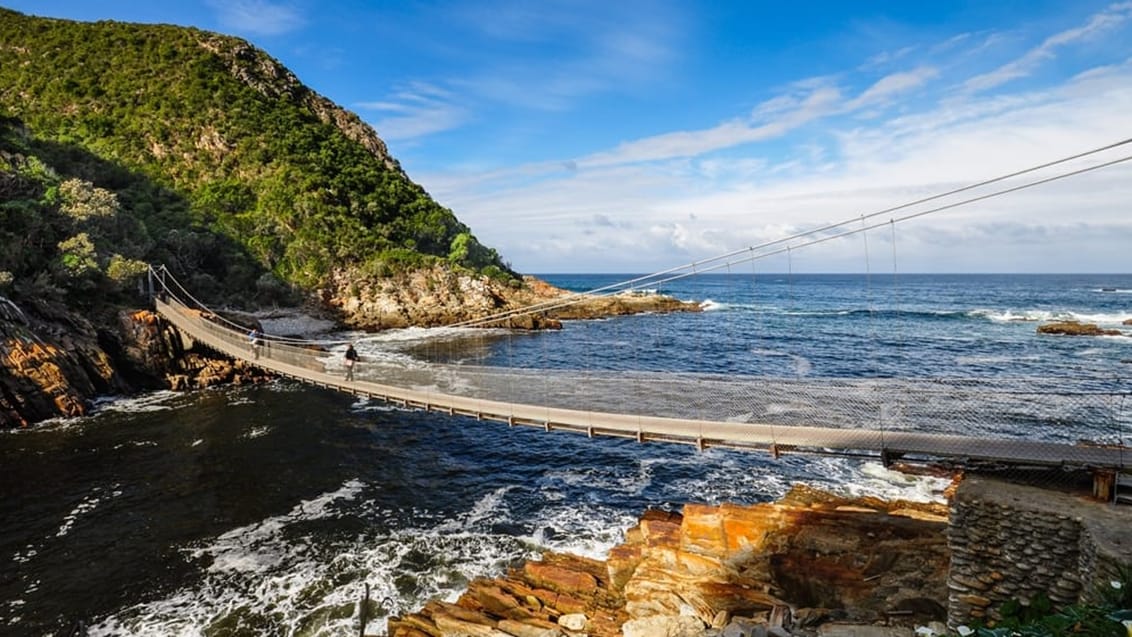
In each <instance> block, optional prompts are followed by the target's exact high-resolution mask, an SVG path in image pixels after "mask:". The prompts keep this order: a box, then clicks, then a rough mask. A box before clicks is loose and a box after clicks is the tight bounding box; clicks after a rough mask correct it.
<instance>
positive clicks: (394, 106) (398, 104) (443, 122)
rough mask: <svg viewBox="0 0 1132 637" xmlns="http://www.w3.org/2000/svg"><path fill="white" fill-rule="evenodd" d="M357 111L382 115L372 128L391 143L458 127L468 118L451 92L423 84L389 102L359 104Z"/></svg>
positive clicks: (403, 92)
mask: <svg viewBox="0 0 1132 637" xmlns="http://www.w3.org/2000/svg"><path fill="white" fill-rule="evenodd" d="M355 108H357V109H359V110H367V111H377V112H378V113H379V114H380V115H381V116H380V117H379V118H378V119H377V120H376V121H374V122H373V126H374V128H375V129H376V130H377V131H378V134H379V135H381V137H382V138H384V139H386V140H391V141H395V140H406V139H415V138H419V137H424V136H426V135H431V134H433V133H438V132H440V131H445V130H449V129H452V128H456V127H457V126H459V125H461V124H463V123H464V122H465V121H466V120H467V118H468V113H467V112H466V110H465V109H464V108H463V107H461V106H459V105H458V104H456V103H455V102H454V101H453V96H452V94H451V93H450V92H449V91H446V90H444V89H441V88H439V87H436V86H433V85H431V84H426V83H423V82H417V83H414V84H412V85H410V86H408V87H406V88H404V89H402V90H400V91H398V92H397V93H395V94H393V95H391V96H390V97H389V98H388V99H386V100H382V101H377V102H359V103H357V104H355Z"/></svg>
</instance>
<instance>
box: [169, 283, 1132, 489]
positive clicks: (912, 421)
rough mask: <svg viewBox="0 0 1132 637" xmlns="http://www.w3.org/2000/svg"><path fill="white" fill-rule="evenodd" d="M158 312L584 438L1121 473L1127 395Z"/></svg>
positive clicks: (392, 387) (291, 360) (286, 367)
mask: <svg viewBox="0 0 1132 637" xmlns="http://www.w3.org/2000/svg"><path fill="white" fill-rule="evenodd" d="M158 308H159V309H160V310H161V311H162V313H163V314H164V315H166V316H167V317H170V318H173V319H174V321H173V322H174V324H175V325H177V326H178V327H180V328H182V329H183V330H185V331H187V332H188V333H189V335H190V336H191V337H193V338H194V339H197V340H200V341H201V342H202V343H204V344H205V345H207V346H209V347H212V348H214V349H218V350H219V351H222V352H223V353H226V354H228V355H231V356H235V357H239V358H243V359H245V360H248V361H249V362H251V363H252V364H255V365H259V366H262V367H266V368H269V369H273V370H275V371H277V372H280V373H283V374H286V375H289V376H293V377H295V378H299V379H301V380H304V381H307V382H312V383H316V384H319V385H324V386H330V387H334V388H337V389H340V390H343V391H347V392H351V393H355V394H365V395H370V396H375V397H379V398H384V399H387V400H389V399H393V400H400V401H401V402H403V403H405V404H412V405H415V406H424V407H430V408H437V409H445V408H447V409H448V410H449V411H454V412H459V413H467V414H475V415H477V416H486V417H492V418H496V419H501V420H510V421H514V420H516V414H521V416H522V417H521V418H518V420H520V421H521V422H523V424H532V423H542V424H544V425H545V426H546V427H547V428H548V429H549V428H551V426H552V425H553V426H554V427H560V428H573V429H575V430H588V431H589V432H590V433H591V434H593V433H594V431H595V429H596V430H598V433H608V434H611V435H626V433H627V428H628V425H626V424H625V423H628V422H634V421H633V419H637V420H636V421H635V422H638V423H644V424H637V425H636V428H637V429H636V430H637V436H638V437H639V438H642V439H643V437H642V435H643V433H647V434H649V435H650V436H652V437H655V438H656V439H670V440H674V441H679V442H693V443H696V444H699V445H701V446H704V445H705V440H706V444H707V445H715V446H738V447H745V446H750V447H759V448H767V447H777V448H779V449H785V450H791V449H800V450H808V451H811V452H817V453H846V452H866V453H885V452H888V451H892V452H895V453H898V454H911V455H917V454H919V455H924V456H929V457H936V458H938V457H948V458H952V459H955V460H958V461H963V460H965V459H971V458H975V459H983V460H993V461H998V462H1005V463H1015V464H1028V463H1032V464H1035V465H1042V466H1060V465H1074V466H1092V467H1109V468H1114V469H1118V470H1121V469H1124V468H1125V467H1126V466H1127V464H1126V459H1125V452H1126V450H1127V449H1128V445H1129V443H1132V411H1130V410H1129V409H1128V407H1127V406H1128V405H1129V401H1128V395H1127V393H1126V392H1116V391H1055V390H1053V389H1051V388H1049V387H1040V388H1037V389H1034V388H1028V387H1027V385H1028V384H1029V383H1030V382H1031V381H1028V380H1026V379H1018V380H997V381H993V382H991V381H971V380H959V379H955V380H941V379H932V380H918V379H899V380H898V379H805V380H801V379H799V380H790V379H771V378H760V377H745V376H735V375H719V374H687V373H661V372H603V371H596V370H584V371H582V370H578V371H570V370H540V369H516V368H500V367H489V366H480V365H466V364H449V363H429V362H425V361H422V360H420V359H414V358H411V357H407V356H401V357H394V358H393V359H389V360H386V359H379V360H372V359H371V360H364V361H363V362H362V363H361V364H359V365H358V366H357V367H356V368H355V370H354V379H355V380H353V381H347V380H346V374H345V371H346V370H345V365H344V360H345V359H344V356H343V355H342V353H343V352H342V351H341V350H344V345H343V346H338V345H326V344H309V345H299V344H297V343H295V342H287V341H281V340H276V339H273V338H271V337H263V336H260V337H259V340H258V342H253V341H252V339H251V337H250V336H249V334H247V333H246V332H243V331H241V330H239V329H236V328H233V327H231V326H229V325H228V324H227V323H226V322H225V321H224V320H223V319H220V317H218V316H217V315H215V314H213V313H211V312H209V311H207V310H200V309H192V308H190V307H188V306H187V305H185V304H183V303H181V302H180V301H179V300H176V299H172V298H168V297H166V299H165V300H162V301H159V302H158Z"/></svg>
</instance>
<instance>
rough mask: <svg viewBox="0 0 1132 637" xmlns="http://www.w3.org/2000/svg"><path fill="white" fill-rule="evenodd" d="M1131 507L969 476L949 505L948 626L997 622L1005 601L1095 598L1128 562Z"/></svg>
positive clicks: (1059, 601)
mask: <svg viewBox="0 0 1132 637" xmlns="http://www.w3.org/2000/svg"><path fill="white" fill-rule="evenodd" d="M1130 528H1132V510H1129V509H1128V508H1127V507H1113V506H1111V505H1108V504H1104V503H1099V502H1095V501H1092V500H1090V499H1088V498H1087V497H1086V496H1085V495H1084V494H1075V493H1067V492H1060V491H1057V490H1054V489H1048V488H1037V487H1030V486H1023V485H1017V484H1010V483H1008V482H1003V481H999V480H994V479H990V478H984V477H977V476H969V477H968V478H967V479H965V480H964V481H963V483H962V484H961V485H960V486H959V489H958V490H957V492H956V494H955V497H954V498H953V500H952V503H951V512H950V526H949V528H948V545H949V547H950V550H951V572H950V575H949V577H948V598H949V599H948V601H949V604H948V623H949V625H951V626H952V627H956V626H959V625H964V624H969V623H971V622H973V621H977V620H983V621H988V620H997V619H1001V615H1000V612H1001V609H1002V605H1003V604H1004V603H1006V602H1008V601H1011V600H1017V601H1019V602H1021V603H1022V604H1028V603H1030V602H1031V601H1032V600H1033V599H1035V598H1036V597H1038V596H1039V595H1045V596H1047V597H1048V598H1049V599H1050V601H1051V602H1053V604H1054V606H1055V607H1063V606H1067V605H1070V604H1075V603H1078V602H1093V601H1097V598H1098V596H1099V594H1100V592H1101V591H1102V590H1103V589H1104V588H1105V587H1107V586H1109V582H1110V580H1113V579H1116V571H1117V568H1118V565H1121V564H1123V565H1132V534H1129V533H1128V529H1130Z"/></svg>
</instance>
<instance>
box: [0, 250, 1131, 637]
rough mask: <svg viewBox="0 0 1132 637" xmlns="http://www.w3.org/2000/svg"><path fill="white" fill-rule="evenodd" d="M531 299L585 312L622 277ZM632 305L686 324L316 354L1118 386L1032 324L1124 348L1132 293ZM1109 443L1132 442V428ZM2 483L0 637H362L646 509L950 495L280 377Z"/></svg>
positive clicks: (1038, 279)
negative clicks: (826, 496) (579, 296)
mask: <svg viewBox="0 0 1132 637" xmlns="http://www.w3.org/2000/svg"><path fill="white" fill-rule="evenodd" d="M543 278H545V279H547V280H549V281H550V282H552V283H554V284H556V285H559V286H562V287H565V288H568V289H572V290H577V291H584V290H589V289H593V288H597V287H601V286H603V285H607V284H610V283H615V282H618V281H621V280H624V279H626V278H629V277H628V276H626V275H544V277H543ZM649 287H650V288H652V287H657V288H659V289H656V290H655V291H656V292H660V293H665V294H672V295H674V296H677V297H679V298H682V299H686V300H694V301H696V302H698V303H701V305H702V307H703V308H704V311H703V312H698V313H687V314H672V315H640V316H628V317H618V318H612V319H605V320H593V321H571V322H567V323H566V325H565V326H564V328H563V329H562V330H561V331H554V332H539V333H507V332H503V331H498V330H492V331H482V330H480V331H476V330H451V329H441V330H421V329H409V330H403V331H399V332H388V333H383V334H380V335H376V336H374V337H372V338H367V337H366V336H365V335H360V334H340V335H335V336H336V337H342V338H355V339H358V343H359V351H360V352H361V354H362V356H363V360H365V359H366V358H367V357H369V358H371V359H373V358H376V357H383V358H386V359H395V358H399V359H404V360H406V361H409V362H411V363H413V364H420V363H422V362H426V361H440V362H446V363H457V364H461V365H476V366H481V365H487V366H510V367H521V368H529V369H537V370H548V371H547V372H546V374H545V377H546V378H547V379H551V380H553V382H563V381H561V380H560V379H569V378H573V377H575V376H576V375H577V373H579V372H582V373H588V372H593V373H595V374H596V373H611V374H614V375H616V374H628V373H629V372H641V371H643V372H649V373H679V374H684V375H688V374H692V375H694V374H710V375H713V376H716V377H719V376H724V377H728V378H734V379H737V382H747V381H748V380H749V381H751V382H758V383H764V384H771V383H774V382H778V381H782V382H783V383H787V384H788V385H787V386H797V385H789V383H794V384H798V383H803V384H806V385H807V386H822V385H829V384H836V383H851V382H868V383H884V382H887V381H890V380H891V379H900V381H901V382H904V381H914V382H925V383H934V382H946V383H975V382H987V383H991V384H994V385H995V386H999V387H1011V388H1032V387H1043V388H1045V387H1059V388H1071V389H1080V390H1083V391H1099V392H1111V393H1112V394H1113V395H1122V393H1123V394H1127V392H1128V389H1129V383H1128V376H1129V370H1130V369H1132V338H1128V337H1117V336H1111V337H1057V336H1048V335H1039V334H1037V332H1036V327H1037V325H1039V324H1040V322H1041V321H1046V320H1053V319H1078V320H1082V321H1086V322H1092V323H1097V324H1099V325H1101V326H1103V327H1111V328H1116V329H1119V328H1121V327H1122V325H1121V323H1122V321H1124V320H1125V319H1128V318H1132V275H910V274H909V275H892V274H889V275H876V274H874V275H871V276H866V275H812V274H793V275H791V274H764V273H757V272H750V273H746V274H740V273H732V274H721V275H706V276H698V277H693V278H688V279H683V280H678V281H671V282H666V283H664V284H662V285H660V286H649ZM651 291H653V290H651V289H650V292H651ZM1123 329H1125V330H1126V331H1128V332H1129V333H1132V327H1128V326H1123ZM555 373H558V375H557V376H555V375H554V374H555ZM565 382H569V381H568V380H567V381H565ZM1121 413H1123V412H1121ZM1089 424H1090V423H1087V422H1086V423H1083V424H1079V425H1080V426H1081V427H1086V428H1087V427H1088V426H1089ZM1016 425H1017V426H1018V427H1020V428H1023V429H1022V431H1023V432H1024V433H1025V434H1027V435H1031V434H1033V435H1047V434H1049V433H1050V432H1046V431H1045V430H1044V429H1043V428H1048V427H1050V426H1051V425H1049V424H1048V423H1044V422H1023V423H1016ZM956 426H964V425H963V424H962V423H960V424H959V425H956ZM1104 427H1105V436H1106V440H1108V441H1112V440H1114V439H1116V440H1117V441H1121V442H1124V443H1125V444H1128V443H1130V442H1132V426H1130V425H1129V423H1128V419H1127V418H1120V419H1117V421H1116V422H1107V423H1104ZM984 433H985V432H984ZM1086 433H1087V430H1086ZM1078 434H1079V432H1076V431H1075V434H1074V435H1078ZM1051 435H1052V434H1051ZM0 466H2V467H3V475H4V480H3V481H2V483H0V520H3V522H2V523H0V635H47V634H51V635H60V636H61V635H72V634H83V633H82V631H87V633H88V634H91V635H163V636H164V635H259V634H271V635H312V636H313V635H320V636H330V635H355V634H357V631H358V620H357V617H356V605H357V602H358V599H359V598H360V596H361V595H362V591H363V587H364V585H365V584H366V583H368V584H369V585H370V587H371V589H372V593H371V595H372V598H373V599H374V600H375V601H377V602H379V607H380V610H381V612H379V613H377V614H376V616H373V617H372V621H371V622H370V624H369V626H368V627H367V628H368V630H369V631H370V632H372V633H379V634H380V633H382V632H383V631H384V625H385V618H386V617H387V616H388V615H391V614H401V613H406V612H410V611H412V610H414V609H416V608H419V607H420V606H422V605H423V604H424V603H425V601H427V600H429V599H432V598H443V599H449V600H452V599H455V597H456V596H458V595H459V593H460V592H461V590H462V589H463V587H464V586H465V585H466V583H467V582H468V581H469V580H470V579H472V578H475V577H480V576H488V577H490V576H494V575H499V574H502V573H503V572H505V570H506V569H507V568H509V567H512V566H515V565H516V564H518V563H519V562H521V561H522V560H523V559H527V558H532V557H536V556H537V555H538V554H539V553H541V552H542V551H545V550H548V549H549V550H557V551H567V552H573V553H578V554H582V555H587V556H591V557H602V556H603V555H604V554H605V552H606V551H608V549H609V548H610V547H612V546H614V545H616V544H617V543H618V542H619V541H620V539H621V537H622V533H623V531H624V530H625V529H627V528H628V527H630V526H632V525H633V524H634V523H635V521H636V520H637V518H638V517H639V516H640V514H641V513H643V512H644V511H645V510H646V509H648V508H659V509H666V510H679V508H680V506H681V505H682V504H683V503H685V502H707V503H719V502H724V501H727V502H739V503H754V502H762V501H768V500H772V499H775V498H777V497H779V496H781V495H782V494H783V493H785V492H786V490H787V489H788V488H789V487H790V485H792V484H794V483H798V482H803V483H807V484H811V485H815V486H819V487H822V488H826V489H829V490H832V491H835V492H838V493H843V494H849V495H854V494H874V495H881V496H888V497H904V498H912V499H938V498H939V497H940V491H941V490H942V489H943V487H944V486H945V484H946V483H945V481H943V480H940V479H933V478H923V477H911V476H907V475H904V474H901V473H897V472H894V471H890V470H888V469H885V468H884V467H882V466H881V465H880V463H878V462H876V461H874V460H870V459H861V458H841V457H830V456H801V455H784V456H782V457H780V458H778V459H774V458H772V457H770V456H769V455H766V454H763V453H757V452H741V451H731V450H725V449H707V450H705V451H702V452H700V451H697V450H696V449H695V448H692V447H684V446H679V445H664V444H659V443H646V444H639V443H637V442H635V441H630V440H621V439H610V438H595V439H588V438H586V437H585V436H580V435H577V434H570V433H563V432H550V433H546V432H542V431H539V430H535V429H528V428H524V427H514V428H509V427H507V426H506V425H503V424H499V423H493V422H480V421H477V420H475V419H472V418H464V417H454V416H447V415H443V414H437V413H422V412H414V411H406V410H402V409H400V408H395V407H391V406H387V405H384V404H381V403H377V402H371V401H366V400H359V399H356V398H353V397H350V396H345V395H339V394H336V393H333V392H329V391H327V390H324V389H318V388H310V387H305V386H302V385H299V384H296V383H293V382H290V381H278V382H274V383H270V384H267V385H258V386H251V387H248V386H244V387H226V388H220V389H213V390H208V391H200V392H192V393H183V394H178V393H172V392H157V393H154V394H148V395H144V396H137V397H107V398H106V399H104V400H102V401H100V404H99V407H98V409H97V411H96V413H95V414H94V415H92V416H89V417H86V418H81V419H74V420H59V421H52V422H48V423H44V424H41V425H39V426H37V427H34V428H32V429H30V430H25V431H9V432H4V433H2V434H0Z"/></svg>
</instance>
